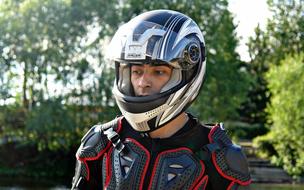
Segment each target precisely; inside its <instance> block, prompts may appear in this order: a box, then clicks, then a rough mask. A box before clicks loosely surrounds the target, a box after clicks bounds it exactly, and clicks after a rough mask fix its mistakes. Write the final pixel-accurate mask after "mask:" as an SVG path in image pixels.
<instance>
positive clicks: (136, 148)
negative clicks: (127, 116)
mask: <svg viewBox="0 0 304 190" xmlns="http://www.w3.org/2000/svg"><path fill="white" fill-rule="evenodd" d="M124 145H125V149H127V150H125V151H124V152H121V153H119V151H118V150H116V149H111V151H110V152H109V154H108V156H107V157H106V158H107V159H108V160H107V161H105V162H104V163H105V164H108V165H104V168H106V172H107V174H108V175H107V176H103V177H104V178H106V179H104V180H103V181H105V184H104V187H106V188H107V189H125V190H135V189H142V187H143V179H144V177H145V174H146V172H147V167H148V164H149V161H150V155H149V152H148V150H146V149H145V148H144V147H143V146H142V145H140V144H139V143H138V142H137V141H135V140H134V139H127V140H126V141H125V142H124Z"/></svg>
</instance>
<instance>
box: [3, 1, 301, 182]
mask: <svg viewBox="0 0 304 190" xmlns="http://www.w3.org/2000/svg"><path fill="white" fill-rule="evenodd" d="M281 4H282V5H283V6H282V7H281V8H278V9H275V8H276V7H277V6H278V5H280V6H281ZM227 5H228V3H227V0H220V1H216V2H214V1H212V0H205V1H201V0H193V1H186V0H175V1H169V0H164V1H157V0H151V1H145V0H122V1H121V0H120V1H110V0H103V1H100V0H90V1H81V0H45V1H39V0H2V1H1V4H0V34H1V35H0V139H1V141H0V154H1V155H7V157H5V158H4V157H3V159H0V171H1V165H5V164H8V163H5V162H2V161H3V160H5V159H10V160H12V162H11V165H10V166H12V167H13V168H14V169H16V170H17V169H18V168H19V169H20V168H26V169H25V170H22V171H24V173H31V172H29V171H30V170H32V171H33V173H34V174H33V175H35V173H36V174H37V175H41V176H57V177H64V176H69V175H70V174H71V173H72V172H71V170H70V169H67V168H71V167H74V162H73V160H74V159H75V158H74V154H75V151H76V148H77V147H78V145H79V143H80V139H81V137H82V136H83V134H84V133H85V131H87V130H88V128H90V126H92V125H93V124H95V123H97V122H105V121H109V120H111V119H113V118H114V117H115V116H116V115H117V114H119V111H118V109H117V107H116V106H115V101H114V99H113V97H112V92H111V89H112V84H113V80H114V72H113V70H112V68H111V67H110V66H109V65H107V64H106V63H105V61H104V59H103V54H104V49H105V47H106V44H107V42H108V41H109V39H110V37H111V36H112V35H113V34H114V32H115V31H116V29H117V28H118V27H119V25H121V24H122V23H124V22H126V21H128V20H130V19H131V18H132V17H134V16H136V15H138V14H140V13H142V12H145V11H148V10H153V9H172V10H177V11H180V12H183V13H185V14H186V15H189V16H190V17H191V18H193V19H194V20H195V21H196V22H197V23H198V25H199V27H200V28H201V29H202V31H203V34H204V36H205V41H206V46H207V74H206V82H205V84H204V86H203V88H202V92H201V94H200V96H199V97H198V99H197V100H196V101H195V103H194V106H193V107H192V108H191V111H194V112H195V115H198V116H199V117H200V119H201V120H203V121H206V122H215V121H230V122H231V121H235V120H239V119H240V117H239V112H238V111H239V110H238V108H240V105H241V103H242V102H244V101H245V99H246V93H247V90H248V88H250V89H251V92H252V91H253V92H254V91H255V90H256V89H258V88H260V87H263V88H262V89H263V90H264V91H263V92H262V94H263V95H264V96H265V97H267V96H266V95H265V94H266V92H267V88H266V87H265V84H266V83H265V79H264V77H263V76H262V77H260V71H261V70H260V68H264V67H266V69H265V70H264V69H262V73H263V72H264V71H267V69H268V65H270V64H272V62H273V60H275V59H276V58H277V56H275V54H278V55H279V54H280V55H285V53H290V54H292V52H291V51H289V50H290V49H289V48H284V49H282V50H280V51H276V50H274V49H275V48H277V47H278V42H282V43H281V44H285V43H286V44H287V45H288V46H289V45H290V44H294V43H298V44H300V43H299V42H300V41H301V40H303V35H299V36H296V37H297V38H296V39H298V40H293V41H291V40H290V41H288V40H289V38H288V39H285V38H281V37H280V35H278V34H281V33H280V32H282V35H284V34H285V30H286V28H285V27H287V26H285V25H284V26H283V25H282V27H281V25H280V24H281V22H283V20H282V19H281V18H285V17H286V15H281V17H279V16H280V14H279V13H280V10H281V9H284V10H285V8H284V4H283V1H278V3H277V4H274V3H273V5H272V7H273V9H274V12H277V13H278V14H279V15H277V18H279V19H281V20H276V18H275V17H274V20H273V21H272V22H273V23H271V22H270V23H269V26H268V31H266V32H263V31H261V30H260V34H259V35H258V33H257V37H256V39H251V43H250V44H249V47H250V53H251V55H252V61H251V63H250V65H249V66H248V65H247V64H246V63H244V62H242V61H240V57H239V55H238V54H237V53H236V51H235V50H236V47H237V45H238V39H237V37H236V33H235V28H236V26H235V25H234V24H233V17H232V14H231V13H230V12H229V11H228V10H227ZM290 9H291V8H290ZM293 12H294V11H293ZM286 14H289V12H288V13H286ZM295 15H297V14H296V13H293V14H292V15H289V16H292V17H291V18H290V19H292V18H293V17H295ZM288 19H289V18H288ZM301 19H302V18H301ZM301 19H300V20H301ZM277 22H278V23H277ZM284 22H285V21H284ZM286 22H287V24H289V22H290V20H287V21H286ZM290 23H293V24H295V23H294V22H290ZM296 24H298V25H299V27H298V29H299V30H300V29H303V19H302V21H301V22H299V23H298V22H296ZM290 26H291V25H290ZM289 30H291V29H289ZM258 31H259V29H257V32H258ZM296 31H297V30H295V31H293V32H292V33H294V32H296ZM295 35H296V34H295ZM291 37H293V36H291ZM273 39H275V40H274V41H273ZM281 39H284V40H287V41H286V42H285V41H281ZM288 46H286V47H288ZM265 47H267V48H266V49H265ZM301 48H302V46H301V45H295V48H294V50H295V51H294V52H297V51H298V50H300V51H302V49H301ZM270 52H271V54H274V56H273V55H271V56H270V55H269V54H270ZM259 80H261V81H262V82H261V83H260V82H259ZM256 81H258V82H256ZM264 87H265V88H264ZM249 96H250V98H253V99H251V102H250V105H249V104H246V102H245V103H243V104H242V105H243V107H241V110H243V111H241V113H247V112H246V111H244V110H248V113H250V114H253V113H255V112H253V111H256V110H259V111H261V110H262V109H261V108H264V107H263V105H264V104H265V105H266V103H265V99H264V96H262V99H261V103H262V106H258V108H257V109H251V105H255V104H256V102H255V99H254V98H255V97H256V93H251V94H250V93H249ZM259 100H260V99H259ZM267 101H268V100H267ZM267 101H266V102H267ZM246 108H247V109H246ZM259 113H264V112H259ZM250 114H249V115H250ZM252 117H253V116H252V115H250V116H249V117H247V120H246V119H245V122H251V123H256V125H254V126H251V127H252V128H251V129H252V130H254V131H255V129H257V130H260V131H259V132H261V131H262V132H263V129H261V128H259V127H257V126H259V124H262V123H263V122H260V121H264V120H263V119H262V120H261V119H259V118H258V119H254V122H252V120H250V119H251V118H252ZM263 117H264V116H263ZM242 118H246V114H243V115H242ZM248 118H249V119H248ZM259 122H260V123H259ZM233 125H236V126H238V127H240V129H245V128H246V127H243V128H242V126H247V125H246V124H245V125H243V124H236V123H233ZM255 126H256V128H255ZM231 131H232V132H233V133H235V134H237V135H239V136H241V137H246V138H247V137H248V138H250V137H252V136H250V134H249V133H248V131H247V133H246V132H242V130H237V127H235V128H231ZM244 131H245V130H244ZM252 134H253V133H252ZM252 134H251V135H252ZM256 134H257V135H258V134H261V133H258V132H257V133H256ZM1 145H5V146H1ZM6 145H9V146H6ZM9 147H10V148H9ZM12 150H15V152H14V153H13V154H12V152H13V151H12ZM24 152H28V153H29V154H28V155H23V154H22V153H24ZM9 154H12V155H9ZM20 158H23V159H21V160H20ZM71 159H72V160H71ZM60 160H61V161H60ZM46 163H48V164H47V165H46ZM56 163H59V164H56ZM61 166H62V167H61ZM49 168H52V170H51V169H50V170H49ZM4 170H5V167H4ZM43 170H48V171H49V172H45V171H43ZM5 171H6V170H5ZM39 172H41V173H39Z"/></svg>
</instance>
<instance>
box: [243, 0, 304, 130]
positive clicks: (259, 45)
mask: <svg viewBox="0 0 304 190" xmlns="http://www.w3.org/2000/svg"><path fill="white" fill-rule="evenodd" d="M268 5H269V9H270V11H271V12H272V18H271V19H269V20H268V23H267V28H266V30H265V31H263V30H261V28H260V27H259V26H258V27H257V28H256V30H255V36H254V37H251V38H250V40H249V43H248V48H249V54H250V57H251V61H250V62H249V64H248V65H247V68H248V70H249V73H250V74H251V76H252V78H253V79H254V80H253V82H252V83H251V85H250V91H249V93H248V97H249V98H248V99H247V100H246V101H245V102H244V103H243V104H242V107H241V111H240V113H241V115H242V117H243V118H244V119H245V120H246V121H248V122H251V123H261V124H262V123H266V121H267V113H266V112H265V108H266V105H267V103H268V102H269V93H268V91H269V90H268V89H267V81H266V80H265V77H264V74H265V72H267V71H268V68H269V66H270V65H273V64H275V65H279V63H280V61H281V60H282V59H284V58H285V57H286V55H297V54H299V53H300V52H303V51H304V44H303V40H304V35H303V28H304V18H303V14H304V7H303V1H302V0H291V1H290V0H269V1H268Z"/></svg>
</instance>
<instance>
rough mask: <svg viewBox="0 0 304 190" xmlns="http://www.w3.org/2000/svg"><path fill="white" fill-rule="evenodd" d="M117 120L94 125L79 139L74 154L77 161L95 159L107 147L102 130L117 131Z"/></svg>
mask: <svg viewBox="0 0 304 190" xmlns="http://www.w3.org/2000/svg"><path fill="white" fill-rule="evenodd" d="M117 126H118V118H116V119H114V120H112V121H110V122H108V123H105V124H102V125H101V124H97V125H94V126H93V127H92V128H91V129H90V130H89V131H88V132H87V133H86V134H85V135H84V137H83V138H82V139H81V145H80V147H79V149H78V151H77V153H76V157H77V158H78V159H80V160H81V159H87V158H90V159H97V158H98V157H99V156H100V155H102V152H103V150H105V149H106V148H107V146H109V145H108V144H109V140H108V138H107V136H106V135H105V134H104V132H103V131H104V129H108V128H111V127H112V128H113V129H114V130H117V128H118V127H117Z"/></svg>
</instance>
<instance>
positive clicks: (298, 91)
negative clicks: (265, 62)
mask: <svg viewBox="0 0 304 190" xmlns="http://www.w3.org/2000/svg"><path fill="white" fill-rule="evenodd" d="M266 79H267V81H268V88H269V90H270V93H271V94H272V96H271V99H270V104H269V105H268V106H267V112H268V113H269V119H270V122H271V124H272V125H271V128H270V132H269V133H268V134H267V135H265V136H262V137H258V138H257V139H256V140H255V141H256V144H257V146H262V149H261V151H260V152H261V154H264V156H269V157H272V161H273V162H274V163H276V164H278V165H282V166H283V167H284V169H285V170H286V171H287V172H288V173H289V174H292V175H295V176H299V175H301V174H303V173H304V145H303V142H304V129H303V123H304V97H303V94H302V93H303V92H304V85H303V81H304V52H303V53H302V54H299V55H295V56H291V55H290V56H289V57H287V58H286V59H284V60H283V61H281V64H280V65H279V66H271V67H270V69H269V71H268V73H267V75H266Z"/></svg>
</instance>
